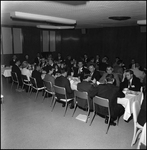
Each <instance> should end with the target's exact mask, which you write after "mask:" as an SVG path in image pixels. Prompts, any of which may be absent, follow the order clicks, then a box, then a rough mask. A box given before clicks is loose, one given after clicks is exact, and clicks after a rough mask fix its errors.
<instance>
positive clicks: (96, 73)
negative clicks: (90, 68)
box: [91, 70, 100, 81]
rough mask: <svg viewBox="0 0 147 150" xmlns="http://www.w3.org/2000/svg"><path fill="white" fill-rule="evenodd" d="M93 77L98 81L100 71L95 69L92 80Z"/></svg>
mask: <svg viewBox="0 0 147 150" xmlns="http://www.w3.org/2000/svg"><path fill="white" fill-rule="evenodd" d="M94 78H95V79H96V81H99V79H100V73H99V72H98V71H96V70H95V71H94V73H93V74H92V76H91V80H93V79H94Z"/></svg>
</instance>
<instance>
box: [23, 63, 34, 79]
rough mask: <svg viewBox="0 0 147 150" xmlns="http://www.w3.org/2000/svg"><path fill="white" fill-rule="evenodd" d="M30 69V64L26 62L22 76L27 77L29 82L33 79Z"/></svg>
mask: <svg viewBox="0 0 147 150" xmlns="http://www.w3.org/2000/svg"><path fill="white" fill-rule="evenodd" d="M28 67H29V64H28V63H27V62H26V61H24V62H23V63H22V70H21V74H22V75H26V76H27V78H28V80H29V81H30V77H31V75H32V71H31V70H29V69H28Z"/></svg>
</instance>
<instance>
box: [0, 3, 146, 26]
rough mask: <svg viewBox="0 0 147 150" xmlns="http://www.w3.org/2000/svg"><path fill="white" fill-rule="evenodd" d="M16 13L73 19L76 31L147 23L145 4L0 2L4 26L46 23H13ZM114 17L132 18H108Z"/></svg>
mask: <svg viewBox="0 0 147 150" xmlns="http://www.w3.org/2000/svg"><path fill="white" fill-rule="evenodd" d="M14 11H19V12H26V13H33V14H40V15H49V16H54V17H61V18H67V19H74V20H76V21H77V25H76V28H77V29H80V28H101V27H116V26H135V25H137V20H146V1H83V2H82V1H1V25H13V26H36V25H40V24H44V25H45V24H46V23H39V22H30V21H14V20H12V19H11V18H10V13H11V12H14ZM112 16H129V17H131V19H129V20H124V21H117V20H111V19H109V17H112Z"/></svg>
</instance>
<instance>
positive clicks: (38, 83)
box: [32, 70, 44, 88]
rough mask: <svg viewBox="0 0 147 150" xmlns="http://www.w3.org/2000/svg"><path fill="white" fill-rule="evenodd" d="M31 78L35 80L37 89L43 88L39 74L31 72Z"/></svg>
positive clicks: (35, 71)
mask: <svg viewBox="0 0 147 150" xmlns="http://www.w3.org/2000/svg"><path fill="white" fill-rule="evenodd" d="M32 77H33V78H35V79H36V82H37V86H38V88H40V87H43V86H44V85H43V80H42V78H41V72H39V71H37V70H34V71H33V72H32Z"/></svg>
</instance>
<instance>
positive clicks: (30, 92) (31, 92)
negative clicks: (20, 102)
mask: <svg viewBox="0 0 147 150" xmlns="http://www.w3.org/2000/svg"><path fill="white" fill-rule="evenodd" d="M32 90H33V88H32V87H31V90H30V95H31V94H32Z"/></svg>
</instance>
